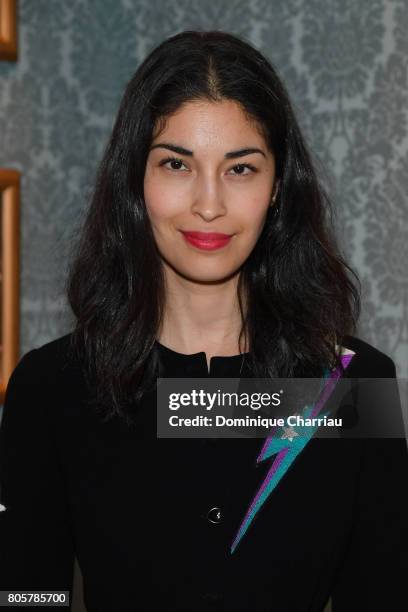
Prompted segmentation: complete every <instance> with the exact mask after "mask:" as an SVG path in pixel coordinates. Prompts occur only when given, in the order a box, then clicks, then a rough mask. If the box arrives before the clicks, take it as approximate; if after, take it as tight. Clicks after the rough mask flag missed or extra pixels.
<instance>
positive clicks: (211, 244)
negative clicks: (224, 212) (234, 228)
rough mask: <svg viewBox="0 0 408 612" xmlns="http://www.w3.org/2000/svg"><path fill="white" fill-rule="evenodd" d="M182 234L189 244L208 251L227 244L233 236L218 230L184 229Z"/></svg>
mask: <svg viewBox="0 0 408 612" xmlns="http://www.w3.org/2000/svg"><path fill="white" fill-rule="evenodd" d="M182 234H183V236H184V238H185V239H186V240H187V242H188V243H189V244H192V245H193V246H195V247H197V248H199V249H203V250H206V251H212V250H214V249H220V248H222V247H224V246H225V245H227V244H228V243H229V241H230V240H231V238H232V236H231V235H230V234H220V233H218V232H184V231H182Z"/></svg>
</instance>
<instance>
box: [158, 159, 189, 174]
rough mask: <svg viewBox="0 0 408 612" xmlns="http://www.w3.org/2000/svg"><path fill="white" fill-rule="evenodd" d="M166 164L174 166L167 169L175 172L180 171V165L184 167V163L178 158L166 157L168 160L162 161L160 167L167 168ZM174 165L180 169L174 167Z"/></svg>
mask: <svg viewBox="0 0 408 612" xmlns="http://www.w3.org/2000/svg"><path fill="white" fill-rule="evenodd" d="M166 164H172V167H171V168H169V167H167V169H168V170H172V171H174V172H177V171H178V170H180V164H181V165H183V166H184V162H183V161H182V160H181V159H178V158H177V157H166V159H162V161H161V162H160V164H159V166H165V165H166ZM174 165H176V166H178V167H174Z"/></svg>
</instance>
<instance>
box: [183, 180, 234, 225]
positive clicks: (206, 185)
mask: <svg viewBox="0 0 408 612" xmlns="http://www.w3.org/2000/svg"><path fill="white" fill-rule="evenodd" d="M191 210H192V212H193V214H196V215H199V216H200V217H202V218H203V219H204V220H205V221H212V220H213V219H215V218H217V217H220V216H223V215H225V214H226V212H227V208H226V205H225V200H224V196H223V194H222V189H221V187H220V186H219V185H218V184H217V181H216V179H214V180H212V179H209V178H208V179H206V180H202V181H201V183H200V184H199V185H197V191H196V192H195V194H194V198H193V204H192V207H191Z"/></svg>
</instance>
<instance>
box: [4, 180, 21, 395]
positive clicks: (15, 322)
mask: <svg viewBox="0 0 408 612" xmlns="http://www.w3.org/2000/svg"><path fill="white" fill-rule="evenodd" d="M0 308H1V312H0V404H3V403H4V397H5V393H6V388H7V383H8V380H9V378H10V375H11V373H12V371H13V369H14V368H15V366H16V365H17V363H18V359H19V340H20V337H19V335H20V172H18V171H17V170H9V169H0Z"/></svg>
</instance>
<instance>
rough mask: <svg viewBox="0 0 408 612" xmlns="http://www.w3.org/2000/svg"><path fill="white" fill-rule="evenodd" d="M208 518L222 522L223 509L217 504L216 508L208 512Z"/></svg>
mask: <svg viewBox="0 0 408 612" xmlns="http://www.w3.org/2000/svg"><path fill="white" fill-rule="evenodd" d="M207 519H208V521H209V522H210V523H215V524H218V523H221V521H222V514H221V509H220V508H217V506H215V507H214V508H211V509H210V510H209V511H208V512H207Z"/></svg>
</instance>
